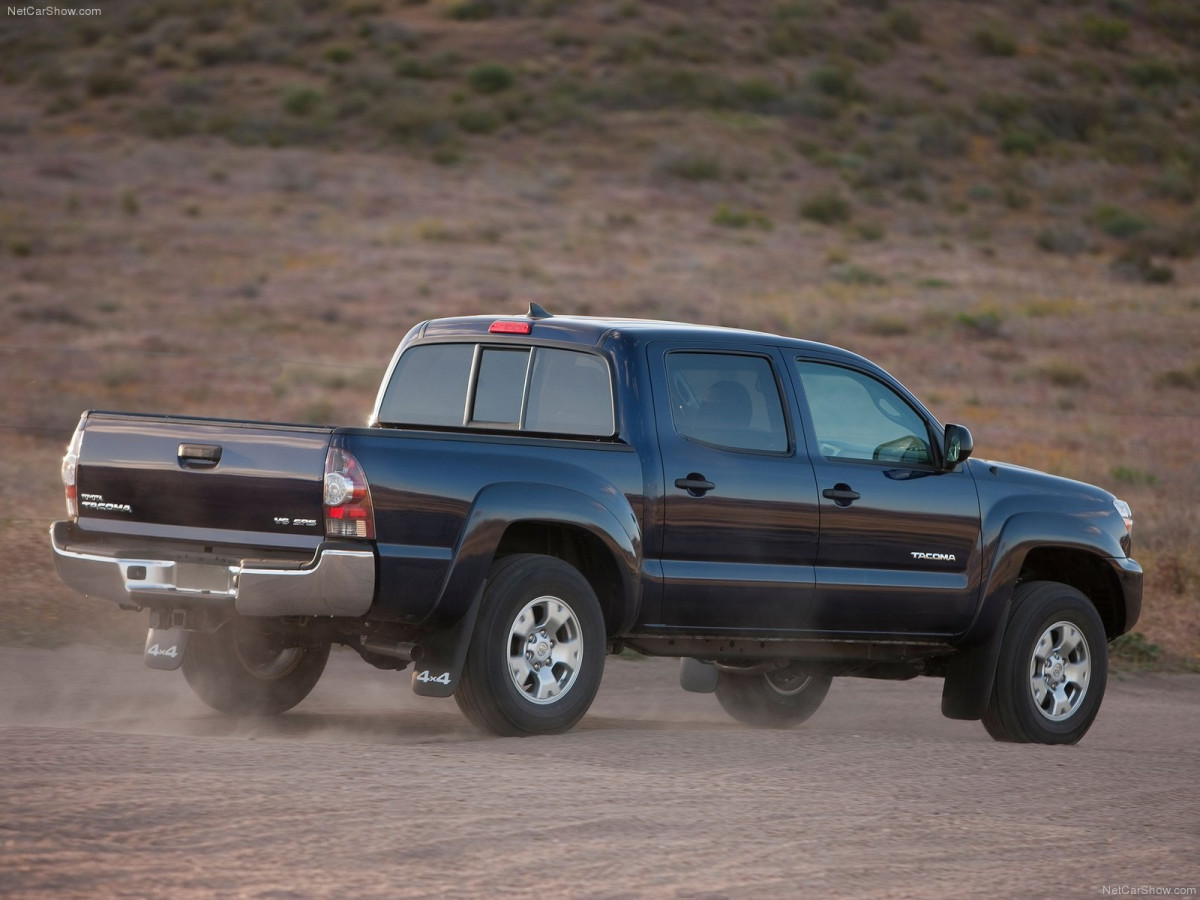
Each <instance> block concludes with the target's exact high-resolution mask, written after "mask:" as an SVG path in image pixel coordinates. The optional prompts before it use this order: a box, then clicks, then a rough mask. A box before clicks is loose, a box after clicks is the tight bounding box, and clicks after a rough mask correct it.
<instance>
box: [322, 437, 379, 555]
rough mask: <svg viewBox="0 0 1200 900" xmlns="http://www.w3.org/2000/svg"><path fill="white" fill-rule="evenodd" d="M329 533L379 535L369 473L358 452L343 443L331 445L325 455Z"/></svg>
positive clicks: (337, 535)
mask: <svg viewBox="0 0 1200 900" xmlns="http://www.w3.org/2000/svg"><path fill="white" fill-rule="evenodd" d="M325 536H326V537H330V538H368V539H370V538H374V537H375V510H374V508H372V506H371V489H370V487H368V486H367V479H366V476H365V475H364V474H363V470H362V466H360V465H359V464H358V460H356V459H355V458H354V455H353V454H352V453H348V452H347V451H345V450H342V449H341V448H340V447H331V448H330V449H329V453H327V454H326V455H325Z"/></svg>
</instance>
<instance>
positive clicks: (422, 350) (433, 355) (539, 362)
mask: <svg viewBox="0 0 1200 900" xmlns="http://www.w3.org/2000/svg"><path fill="white" fill-rule="evenodd" d="M379 421H380V422H381V423H383V424H387V425H426V426H433V427H459V428H462V427H475V428H486V429H502V430H520V431H529V432H538V433H542V434H560V435H573V436H580V437H611V436H612V435H613V433H614V432H615V430H616V424H615V416H614V414H613V394H612V379H611V377H610V375H609V368H608V364H607V362H605V360H604V359H602V358H601V357H599V356H596V355H594V354H591V353H585V352H581V351H577V350H561V349H557V348H553V347H496V346H488V345H477V344H426V345H423V346H419V347H413V348H411V349H409V350H407V351H405V353H404V355H403V356H401V357H400V361H399V362H398V363H397V365H396V369H395V371H394V373H393V374H392V379H391V381H390V382H389V383H388V386H387V390H386V391H385V392H384V397H383V401H382V402H381V403H380V407H379Z"/></svg>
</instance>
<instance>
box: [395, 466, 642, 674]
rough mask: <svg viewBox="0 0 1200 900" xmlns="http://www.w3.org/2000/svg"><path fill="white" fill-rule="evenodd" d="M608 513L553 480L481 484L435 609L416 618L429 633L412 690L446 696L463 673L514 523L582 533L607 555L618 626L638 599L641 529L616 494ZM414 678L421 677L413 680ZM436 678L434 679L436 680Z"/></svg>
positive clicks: (603, 506) (632, 613)
mask: <svg viewBox="0 0 1200 900" xmlns="http://www.w3.org/2000/svg"><path fill="white" fill-rule="evenodd" d="M611 497H612V498H614V499H616V500H617V503H615V504H614V505H615V506H617V508H616V509H615V510H614V509H612V508H610V507H609V506H608V505H606V504H604V503H602V502H600V501H599V500H597V499H596V498H595V497H592V496H589V495H587V494H584V493H582V492H580V491H576V490H572V489H570V488H565V487H561V486H558V485H550V484H538V483H531V482H503V483H499V484H491V485H488V486H487V487H485V488H483V489H482V490H481V491H480V492H479V493H478V494H477V495H476V496H475V501H474V503H472V505H471V509H470V511H469V512H468V514H467V517H466V520H465V522H464V524H463V529H462V532H461V533H460V534H459V539H458V543H457V544H456V545H455V548H454V553H453V556H452V560H451V564H450V568H449V570H448V571H447V573H446V578H445V580H444V581H443V583H442V589H441V591H440V592H439V594H438V599H437V602H436V603H435V604H434V607H433V610H432V611H431V612H430V614H429V615H428V616H427V617H426V618H425V620H424V621H423V622H422V625H423V626H424V627H427V628H431V629H432V631H433V633H432V634H430V635H429V637H428V639H427V640H423V641H422V642H421V647H422V651H423V654H424V655H423V657H422V660H421V663H420V665H419V666H418V667H416V669H417V670H416V671H414V672H413V679H414V680H413V691H414V692H415V693H418V694H421V695H423V696H436V697H448V696H450V695H452V694H453V693H454V690H455V688H456V687H457V686H458V680H459V678H460V676H461V674H462V665H463V662H464V660H465V659H466V652H467V646H468V645H469V644H470V641H471V636H472V634H473V632H474V627H475V620H476V618H477V617H478V614H479V607H480V605H481V604H482V602H483V595H484V591H485V588H486V582H487V575H488V571H489V570H490V569H491V566H492V562H493V560H494V559H495V556H496V551H497V550H498V549H499V546H500V541H501V539H502V538H503V537H504V533H505V532H506V531H507V530H508V528H509V527H510V526H512V525H516V524H521V523H544V524H551V525H563V526H567V527H571V528H575V529H579V530H582V531H585V532H587V533H588V534H589V535H590V536H592V537H594V538H596V539H597V540H599V541H600V543H601V544H602V545H603V546H604V547H605V549H606V551H607V552H608V553H609V554H610V555H611V557H612V559H613V561H614V564H615V567H616V570H617V573H618V577H619V578H620V582H621V584H620V591H619V596H618V598H617V599H618V603H619V604H620V608H619V609H616V610H613V611H612V612H613V615H612V616H611V620H612V621H616V622H617V623H618V630H623V629H624V628H627V627H628V625H629V623H631V622H632V621H634V619H635V617H636V616H637V612H638V607H639V605H640V602H641V580H640V572H641V548H642V541H641V533H640V529H639V528H638V524H637V517H636V516H635V515H634V512H633V508H632V507H630V506H629V504H628V503H627V502H626V501H625V498H624V497H623V496H622V495H620V494H618V493H616V492H615V491H614V492H611ZM419 676H424V678H422V679H421V680H418V677H419ZM435 678H436V679H437V680H434V679H435Z"/></svg>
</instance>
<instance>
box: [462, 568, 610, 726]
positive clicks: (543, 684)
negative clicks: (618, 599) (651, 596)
mask: <svg viewBox="0 0 1200 900" xmlns="http://www.w3.org/2000/svg"><path fill="white" fill-rule="evenodd" d="M606 651H607V646H606V639H605V632H604V616H603V614H602V613H601V610H600V603H599V601H598V600H597V599H596V593H595V591H593V590H592V586H591V585H590V584H588V582H587V579H585V578H584V577H583V576H582V575H581V574H580V573H579V572H578V570H576V569H574V568H573V567H571V566H569V565H568V564H567V563H565V562H563V561H562V560H560V559H555V558H553V557H549V556H539V555H535V554H530V553H522V554H518V555H515V556H508V557H505V558H504V559H502V560H500V561H499V562H498V563H496V565H495V566H493V567H492V571H491V573H490V574H489V576H488V586H487V589H486V591H485V592H484V595H483V605H482V607H481V608H480V611H479V619H478V621H477V622H476V624H475V631H474V633H473V634H472V636H471V643H470V646H469V647H468V649H467V659H466V663H465V664H464V666H463V672H462V678H461V679H460V681H459V685H458V689H457V690H456V691H455V692H454V699H455V700H456V701H457V703H458V706H459V708H460V709H461V710H462V711H463V713H464V714H465V715H466V717H467V719H468V720H470V722H471V723H472V724H473V725H475V726H477V727H479V728H482V729H484V730H485V731H490V732H492V733H493V734H499V735H518V734H556V733H559V732H563V731H566V730H568V729H569V728H571V727H572V726H573V725H574V724H575V723H576V722H578V721H579V720H580V719H581V718H583V715H584V714H585V713H586V712H587V711H588V707H589V706H591V704H592V699H593V698H594V697H595V696H596V691H597V690H598V689H599V687H600V677H601V676H602V675H603V673H604V656H605V653H606Z"/></svg>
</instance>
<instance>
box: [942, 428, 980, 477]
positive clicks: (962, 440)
mask: <svg viewBox="0 0 1200 900" xmlns="http://www.w3.org/2000/svg"><path fill="white" fill-rule="evenodd" d="M974 449H975V442H974V441H973V440H972V439H971V432H969V431H967V429H966V428H964V427H963V426H962V425H947V426H946V438H945V440H944V442H943V443H942V468H943V469H945V470H946V471H947V472H949V471H950V470H951V469H953V468H954V467H955V466H957V465H958V464H959V463H964V462H966V461H967V458H968V457H970V455H971V451H973V450H974Z"/></svg>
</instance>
